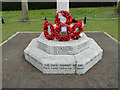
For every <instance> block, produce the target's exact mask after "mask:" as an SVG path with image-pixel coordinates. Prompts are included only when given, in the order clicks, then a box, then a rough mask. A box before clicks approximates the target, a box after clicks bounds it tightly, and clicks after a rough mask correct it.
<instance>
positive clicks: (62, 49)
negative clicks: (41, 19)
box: [38, 33, 89, 55]
mask: <svg viewBox="0 0 120 90" xmlns="http://www.w3.org/2000/svg"><path fill="white" fill-rule="evenodd" d="M38 44H39V45H38V47H39V48H40V49H42V50H43V51H45V52H47V53H49V54H52V55H75V54H77V53H79V52H81V51H83V50H85V49H86V48H88V47H89V38H88V37H87V36H86V35H85V34H84V33H83V35H82V37H81V38H80V39H79V40H70V41H68V42H60V41H58V40H56V39H55V40H47V39H46V38H45V36H44V34H43V33H42V34H41V35H40V37H39V38H38Z"/></svg>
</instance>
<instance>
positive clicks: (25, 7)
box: [21, 0, 29, 21]
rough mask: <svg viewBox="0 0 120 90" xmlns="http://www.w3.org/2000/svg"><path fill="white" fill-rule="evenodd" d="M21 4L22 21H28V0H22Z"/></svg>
mask: <svg viewBox="0 0 120 90" xmlns="http://www.w3.org/2000/svg"><path fill="white" fill-rule="evenodd" d="M21 6H22V21H28V20H29V16H28V0H22V2H21Z"/></svg>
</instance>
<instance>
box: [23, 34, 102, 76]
mask: <svg viewBox="0 0 120 90" xmlns="http://www.w3.org/2000/svg"><path fill="white" fill-rule="evenodd" d="M102 54H103V50H102V49H101V48H100V47H99V46H98V44H97V43H96V42H95V41H94V40H93V39H92V38H88V37H87V36H86V35H85V33H83V35H82V37H81V38H80V39H79V40H70V41H68V42H60V41H57V40H56V39H54V40H47V39H46V38H45V36H44V34H43V33H42V34H41V35H40V36H39V37H38V38H35V39H33V40H32V41H31V43H30V44H29V45H28V47H27V48H26V49H25V50H24V55H25V59H26V60H27V61H28V62H30V63H31V64H32V65H33V66H35V67H36V68H37V69H39V70H40V71H42V72H43V73H44V74H84V73H85V72H87V71H88V70H89V69H90V68H91V67H92V66H93V65H95V64H96V63H97V62H98V61H99V60H101V58H102Z"/></svg>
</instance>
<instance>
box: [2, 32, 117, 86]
mask: <svg viewBox="0 0 120 90" xmlns="http://www.w3.org/2000/svg"><path fill="white" fill-rule="evenodd" d="M39 35H40V33H18V34H17V35H16V36H15V37H13V38H12V39H10V40H9V41H8V42H7V43H5V44H3V46H2V87H3V88H118V43H117V42H116V41H114V40H113V39H111V38H109V37H108V36H107V35H106V34H104V33H103V32H101V33H100V32H99V33H88V32H87V33H86V35H87V36H88V37H91V38H93V39H94V40H95V41H96V42H97V44H98V45H99V46H100V47H101V48H102V49H103V50H104V53H103V58H102V60H101V61H100V62H98V63H97V64H96V65H95V66H93V67H92V68H91V69H90V70H89V71H88V72H87V73H85V74H84V75H75V74H73V75H69V74H67V75H52V74H49V75H46V74H43V73H42V72H40V71H39V70H38V69H36V68H35V67H34V66H33V65H31V64H30V63H29V62H27V61H26V60H25V58H24V49H25V48H26V47H27V45H28V44H29V43H30V41H31V40H32V39H33V38H36V37H38V36H39Z"/></svg>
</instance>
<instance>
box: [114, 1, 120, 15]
mask: <svg viewBox="0 0 120 90" xmlns="http://www.w3.org/2000/svg"><path fill="white" fill-rule="evenodd" d="M115 13H116V14H120V0H118V2H117V6H116V9H115Z"/></svg>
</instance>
